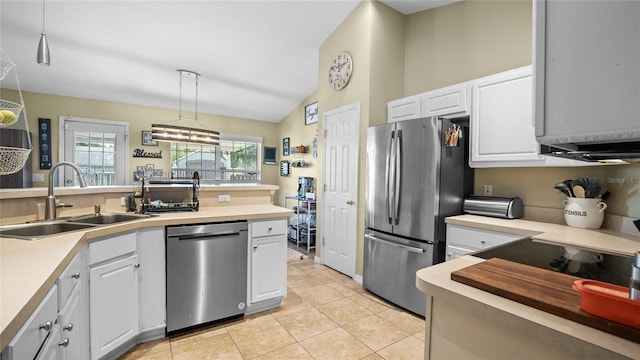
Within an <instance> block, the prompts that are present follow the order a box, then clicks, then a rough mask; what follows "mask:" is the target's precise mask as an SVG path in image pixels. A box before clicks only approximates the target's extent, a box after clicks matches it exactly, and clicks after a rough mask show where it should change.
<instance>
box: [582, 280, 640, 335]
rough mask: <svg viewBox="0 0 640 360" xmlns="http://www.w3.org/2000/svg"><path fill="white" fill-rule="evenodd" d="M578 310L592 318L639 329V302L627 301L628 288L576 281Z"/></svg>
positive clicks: (596, 282)
mask: <svg viewBox="0 0 640 360" xmlns="http://www.w3.org/2000/svg"><path fill="white" fill-rule="evenodd" d="M573 289H574V290H576V291H577V292H579V293H580V308H581V309H582V310H583V311H584V312H586V313H588V314H591V315H593V316H597V317H601V318H604V319H607V320H610V321H614V322H617V323H620V324H623V325H627V326H631V327H633V328H636V329H640V301H637V300H631V299H629V288H626V287H623V286H618V285H613V284H609V283H605V282H600V281H593V280H576V281H575V282H574V283H573Z"/></svg>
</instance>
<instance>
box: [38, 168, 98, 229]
mask: <svg viewBox="0 0 640 360" xmlns="http://www.w3.org/2000/svg"><path fill="white" fill-rule="evenodd" d="M62 165H68V166H70V167H71V168H72V169H73V170H75V171H76V173H78V180H79V181H80V187H82V188H85V187H87V182H86V181H85V179H84V177H83V176H82V171H81V170H80V168H79V167H78V166H77V165H76V164H74V163H71V162H68V161H61V162H59V163H57V164H55V165H53V166H52V167H51V170H49V192H48V194H47V199H46V200H45V203H44V204H45V206H44V218H45V220H53V219H55V218H56V197H55V196H53V175H54V174H55V172H56V170H58V168H59V167H60V166H62Z"/></svg>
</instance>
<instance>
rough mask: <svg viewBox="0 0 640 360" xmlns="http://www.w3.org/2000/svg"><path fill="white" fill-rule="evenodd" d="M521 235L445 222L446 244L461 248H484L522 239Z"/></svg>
mask: <svg viewBox="0 0 640 360" xmlns="http://www.w3.org/2000/svg"><path fill="white" fill-rule="evenodd" d="M523 237H524V236H522V235H514V234H509V233H503V232H499V231H491V230H484V229H475V228H469V227H465V226H458V225H451V224H447V246H454V247H458V248H463V249H470V250H478V249H485V248H489V247H492V246H497V245H502V244H506V243H508V242H511V241H515V240H518V239H522V238H523Z"/></svg>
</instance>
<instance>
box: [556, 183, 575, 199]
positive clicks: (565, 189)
mask: <svg viewBox="0 0 640 360" xmlns="http://www.w3.org/2000/svg"><path fill="white" fill-rule="evenodd" d="M553 188H554V189H556V190H558V191H560V192H561V193H563V194H565V195H567V196H568V197H572V196H573V194H572V193H571V188H569V187H568V186H567V184H565V183H564V182H559V183H557V184H555V185H554V186H553Z"/></svg>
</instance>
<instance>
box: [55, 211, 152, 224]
mask: <svg viewBox="0 0 640 360" xmlns="http://www.w3.org/2000/svg"><path fill="white" fill-rule="evenodd" d="M148 217H150V215H144V214H107V213H105V214H99V215H85V216H78V217H74V218H70V219H69V220H67V221H69V222H73V223H83V224H94V225H109V224H116V223H119V222H123V221H131V220H140V219H146V218H148Z"/></svg>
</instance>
